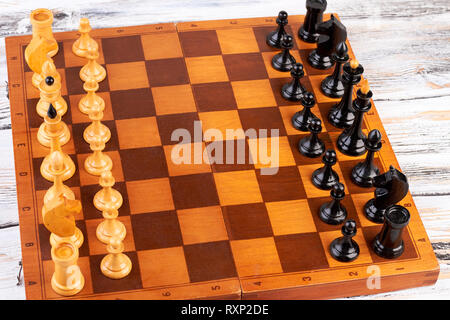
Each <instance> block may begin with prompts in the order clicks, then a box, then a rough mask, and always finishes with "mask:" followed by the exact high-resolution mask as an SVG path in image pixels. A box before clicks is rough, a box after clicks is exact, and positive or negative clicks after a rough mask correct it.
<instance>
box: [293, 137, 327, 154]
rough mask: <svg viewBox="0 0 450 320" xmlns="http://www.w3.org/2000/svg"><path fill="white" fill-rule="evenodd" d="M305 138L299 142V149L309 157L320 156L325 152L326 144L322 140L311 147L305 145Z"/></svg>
mask: <svg viewBox="0 0 450 320" xmlns="http://www.w3.org/2000/svg"><path fill="white" fill-rule="evenodd" d="M304 139H307V138H303V139H301V140H300V141H299V143H298V150H299V151H300V153H301V154H302V155H304V156H305V157H308V158H318V157H320V156H321V155H322V154H323V153H324V152H325V144H324V143H323V142H322V141H319V144H318V145H317V146H315V147H314V148H309V147H307V146H306V145H305V143H304Z"/></svg>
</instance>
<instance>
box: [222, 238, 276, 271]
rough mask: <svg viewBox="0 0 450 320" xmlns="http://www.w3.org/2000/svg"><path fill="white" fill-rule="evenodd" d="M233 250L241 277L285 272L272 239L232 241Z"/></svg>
mask: <svg viewBox="0 0 450 320" xmlns="http://www.w3.org/2000/svg"><path fill="white" fill-rule="evenodd" d="M231 250H232V251H233V257H234V261H235V263H236V269H237V272H238V274H239V276H240V277H247V276H259V275H264V274H273V273H282V272H283V271H282V268H281V263H280V259H279V258H278V253H277V248H276V246H275V241H274V239H273V238H272V237H270V238H259V239H250V240H236V241H231Z"/></svg>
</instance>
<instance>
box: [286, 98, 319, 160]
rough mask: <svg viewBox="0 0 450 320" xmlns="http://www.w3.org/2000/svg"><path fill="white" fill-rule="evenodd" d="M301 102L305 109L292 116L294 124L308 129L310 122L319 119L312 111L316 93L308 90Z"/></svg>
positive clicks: (299, 127) (298, 128)
mask: <svg viewBox="0 0 450 320" xmlns="http://www.w3.org/2000/svg"><path fill="white" fill-rule="evenodd" d="M301 104H302V105H303V109H302V110H301V111H298V112H296V113H295V114H294V116H293V117H292V125H293V126H294V128H295V129H297V130H300V131H308V124H309V122H311V120H313V119H317V120H319V118H317V117H316V116H315V115H314V114H313V113H312V111H311V108H312V107H314V105H315V104H316V100H315V99H314V95H313V94H312V93H311V92H306V93H305V95H304V97H303V99H302V100H301ZM319 121H320V120H319ZM322 152H323V151H322ZM321 154H322V153H321Z"/></svg>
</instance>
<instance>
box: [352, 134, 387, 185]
mask: <svg viewBox="0 0 450 320" xmlns="http://www.w3.org/2000/svg"><path fill="white" fill-rule="evenodd" d="M365 147H366V150H367V156H366V159H365V160H364V161H361V162H360V163H358V164H357V165H356V166H355V167H353V170H352V174H351V177H352V181H353V182H354V183H355V184H357V185H358V186H360V187H365V188H369V187H372V186H373V178H374V177H376V176H378V175H379V174H380V169H378V167H377V166H376V165H375V163H374V161H373V158H374V155H375V152H377V151H379V150H380V149H381V133H380V131H378V130H377V129H374V130H372V131H370V132H369V135H368V136H367V140H366V142H365Z"/></svg>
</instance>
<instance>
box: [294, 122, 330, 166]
mask: <svg viewBox="0 0 450 320" xmlns="http://www.w3.org/2000/svg"><path fill="white" fill-rule="evenodd" d="M308 131H309V132H310V134H309V135H308V136H306V137H304V138H303V139H301V140H300V141H299V142H298V150H299V151H300V153H301V154H302V155H304V156H306V157H308V158H317V157H320V155H321V154H322V153H323V152H324V151H325V144H324V143H323V141H322V140H320V138H319V133H320V132H321V131H322V121H320V119H311V121H310V122H309V124H308Z"/></svg>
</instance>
